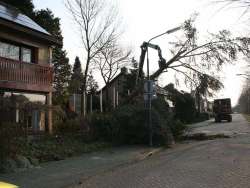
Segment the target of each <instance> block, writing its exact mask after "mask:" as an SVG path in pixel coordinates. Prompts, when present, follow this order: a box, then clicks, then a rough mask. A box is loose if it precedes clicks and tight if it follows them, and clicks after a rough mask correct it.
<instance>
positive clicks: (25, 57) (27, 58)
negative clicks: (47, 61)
mask: <svg viewBox="0 0 250 188" xmlns="http://www.w3.org/2000/svg"><path fill="white" fill-rule="evenodd" d="M21 56H22V57H21V58H22V61H24V62H28V63H31V49H29V48H23V47H22V55H21Z"/></svg>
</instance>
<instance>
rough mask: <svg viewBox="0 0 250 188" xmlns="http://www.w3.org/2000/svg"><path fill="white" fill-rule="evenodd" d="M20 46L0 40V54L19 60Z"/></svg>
mask: <svg viewBox="0 0 250 188" xmlns="http://www.w3.org/2000/svg"><path fill="white" fill-rule="evenodd" d="M19 54H20V48H19V47H18V46H15V45H12V44H8V43H4V42H1V41H0V56H1V57H6V58H9V59H14V60H19Z"/></svg>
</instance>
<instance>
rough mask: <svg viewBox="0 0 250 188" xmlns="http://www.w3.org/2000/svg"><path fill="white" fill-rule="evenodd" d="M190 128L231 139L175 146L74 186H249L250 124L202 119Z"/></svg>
mask: <svg viewBox="0 0 250 188" xmlns="http://www.w3.org/2000/svg"><path fill="white" fill-rule="evenodd" d="M195 127H196V128H195V129H193V131H198V132H199V131H207V132H210V133H216V134H217V133H224V132H226V133H230V134H231V135H233V136H232V137H231V138H226V139H216V140H209V141H201V142H192V143H189V144H181V145H177V146H176V147H175V148H173V149H170V150H167V151H165V152H161V153H159V154H156V155H154V156H152V157H151V158H150V159H147V160H144V161H141V162H139V163H136V164H132V165H127V166H124V167H121V168H118V169H116V170H113V171H110V172H107V173H104V174H100V175H96V176H94V177H91V178H89V179H87V180H86V181H84V182H83V184H82V185H75V186H72V187H75V188H76V187H77V188H83V187H84V188H85V187H86V188H88V187H91V188H97V187H98V188H117V187H119V188H127V187H129V188H152V187H154V188H155V187H156V188H168V187H169V188H224V187H225V188H237V187H238V188H247V187H250V134H249V132H250V126H249V124H248V122H247V121H246V120H245V119H244V118H243V117H242V116H241V115H240V114H234V115H233V122H232V123H213V122H204V123H203V124H201V126H197V125H196V126H195Z"/></svg>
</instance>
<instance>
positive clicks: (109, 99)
mask: <svg viewBox="0 0 250 188" xmlns="http://www.w3.org/2000/svg"><path fill="white" fill-rule="evenodd" d="M128 74H129V73H128V69H127V68H125V67H123V68H121V71H120V73H119V74H118V75H117V76H116V77H115V78H113V79H112V80H111V81H110V82H109V84H108V85H105V86H104V87H103V88H102V89H101V90H100V91H99V92H98V93H99V96H100V109H101V111H103V109H104V110H105V108H107V107H108V105H109V106H110V107H113V108H116V107H117V106H118V105H119V104H120V103H122V102H123V95H124V94H126V95H129V94H130V92H131V91H129V89H127V90H126V89H125V85H124V84H125V83H126V81H127V75H128Z"/></svg>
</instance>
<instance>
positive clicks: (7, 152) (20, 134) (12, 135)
mask: <svg viewBox="0 0 250 188" xmlns="http://www.w3.org/2000/svg"><path fill="white" fill-rule="evenodd" d="M24 136H25V131H24V129H22V127H21V125H19V124H16V123H10V122H6V123H4V122H2V123H1V124H0V163H1V164H0V167H2V164H3V163H4V161H5V160H6V159H7V158H9V157H15V156H16V155H17V154H18V153H19V152H20V149H21V146H22V144H23V143H22V142H20V139H22V138H24Z"/></svg>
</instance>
